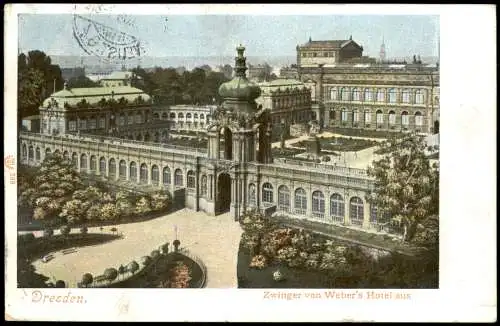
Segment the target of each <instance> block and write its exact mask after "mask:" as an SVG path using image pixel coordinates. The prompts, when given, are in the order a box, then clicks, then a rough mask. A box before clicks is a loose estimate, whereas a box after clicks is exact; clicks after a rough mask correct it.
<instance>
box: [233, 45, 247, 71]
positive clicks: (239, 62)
mask: <svg viewBox="0 0 500 326" xmlns="http://www.w3.org/2000/svg"><path fill="white" fill-rule="evenodd" d="M236 52H238V56H237V57H236V58H235V60H234V61H235V65H234V70H235V71H236V76H239V77H245V72H246V71H247V65H246V60H247V58H245V56H243V53H244V52H245V47H244V46H243V45H241V44H240V45H239V46H238V47H237V48H236Z"/></svg>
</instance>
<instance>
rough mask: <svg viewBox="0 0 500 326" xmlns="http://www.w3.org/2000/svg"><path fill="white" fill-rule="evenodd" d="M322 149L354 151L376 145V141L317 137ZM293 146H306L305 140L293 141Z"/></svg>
mask: <svg viewBox="0 0 500 326" xmlns="http://www.w3.org/2000/svg"><path fill="white" fill-rule="evenodd" d="M318 140H319V142H320V146H321V149H322V150H327V151H338V152H355V151H360V150H363V149H366V148H369V147H373V146H376V145H377V144H378V142H376V141H374V140H366V139H352V138H344V137H323V136H320V137H318ZM294 146H297V147H304V148H305V147H306V142H305V141H300V142H298V143H295V144H294Z"/></svg>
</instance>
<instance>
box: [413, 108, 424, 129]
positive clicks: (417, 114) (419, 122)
mask: <svg viewBox="0 0 500 326" xmlns="http://www.w3.org/2000/svg"><path fill="white" fill-rule="evenodd" d="M423 124H424V117H423V116H422V113H420V112H418V111H417V112H415V125H416V126H419V127H420V126H422V125H423Z"/></svg>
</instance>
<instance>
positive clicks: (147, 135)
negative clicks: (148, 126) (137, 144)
mask: <svg viewBox="0 0 500 326" xmlns="http://www.w3.org/2000/svg"><path fill="white" fill-rule="evenodd" d="M144 141H151V137H150V136H149V132H147V133H145V134H144Z"/></svg>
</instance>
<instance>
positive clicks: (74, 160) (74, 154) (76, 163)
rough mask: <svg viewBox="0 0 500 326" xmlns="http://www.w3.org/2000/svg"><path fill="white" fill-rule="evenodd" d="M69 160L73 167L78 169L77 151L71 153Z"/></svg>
mask: <svg viewBox="0 0 500 326" xmlns="http://www.w3.org/2000/svg"><path fill="white" fill-rule="evenodd" d="M71 162H72V163H73V166H74V167H75V169H78V154H77V153H73V154H72V155H71Z"/></svg>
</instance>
